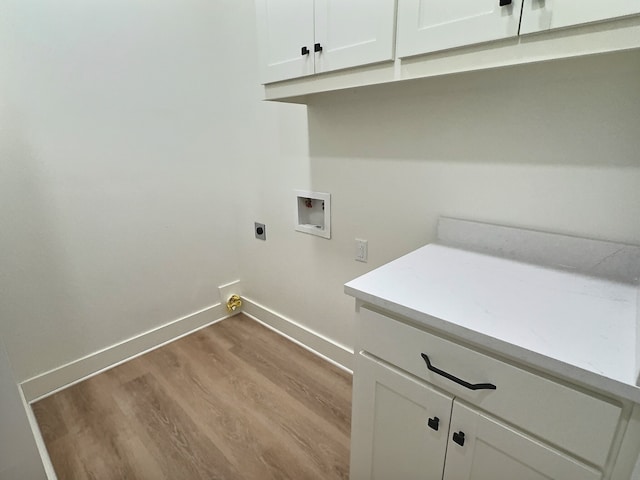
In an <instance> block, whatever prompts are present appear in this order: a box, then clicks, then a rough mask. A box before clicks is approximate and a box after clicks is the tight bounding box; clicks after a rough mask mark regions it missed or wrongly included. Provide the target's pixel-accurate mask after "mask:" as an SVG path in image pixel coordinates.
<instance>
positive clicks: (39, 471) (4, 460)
mask: <svg viewBox="0 0 640 480" xmlns="http://www.w3.org/2000/svg"><path fill="white" fill-rule="evenodd" d="M0 478H1V479H2V480H38V479H43V478H46V476H45V472H44V468H43V466H42V461H41V460H40V456H39V454H38V450H37V448H36V444H35V442H34V439H33V436H32V435H31V428H30V426H29V423H28V422H27V417H26V415H25V411H24V408H23V405H22V400H21V399H20V394H19V393H18V386H17V385H16V382H15V379H14V378H13V374H12V373H11V366H10V365H9V357H7V353H6V351H5V348H4V344H3V343H2V339H1V338H0Z"/></svg>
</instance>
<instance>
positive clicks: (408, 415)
mask: <svg viewBox="0 0 640 480" xmlns="http://www.w3.org/2000/svg"><path fill="white" fill-rule="evenodd" d="M451 404H452V397H450V396H448V395H445V394H443V393H440V392H437V391H436V390H434V389H432V388H430V387H429V386H428V385H427V384H425V383H422V382H420V381H417V380H414V379H413V378H411V377H409V376H407V375H405V374H403V373H402V372H400V371H398V370H395V369H391V368H389V367H387V366H386V365H384V364H381V363H379V362H377V361H375V360H373V359H370V358H368V357H365V356H364V355H362V354H359V355H357V359H356V373H355V375H354V384H353V418H352V425H351V477H350V478H351V480H365V479H366V480H369V479H373V480H376V479H377V480H388V479H390V478H393V479H394V480H405V479H406V480H417V479H424V480H441V479H442V472H443V468H444V457H445V452H446V447H447V435H448V432H449V421H450V414H451ZM435 417H437V418H438V429H437V430H435V429H433V428H431V427H429V426H428V421H429V419H435Z"/></svg>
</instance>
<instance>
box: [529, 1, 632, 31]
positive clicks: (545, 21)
mask: <svg viewBox="0 0 640 480" xmlns="http://www.w3.org/2000/svg"><path fill="white" fill-rule="evenodd" d="M638 13H640V0H606V1H599V2H596V1H595V0H594V1H588V2H576V1H575V0H525V2H524V8H523V11H522V25H521V27H520V33H521V34H523V35H524V34H527V33H533V32H542V31H545V30H550V29H553V28H562V27H570V26H573V25H579V24H583V23H590V22H598V21H600V20H608V19H611V18H616V17H624V16H626V15H634V14H638Z"/></svg>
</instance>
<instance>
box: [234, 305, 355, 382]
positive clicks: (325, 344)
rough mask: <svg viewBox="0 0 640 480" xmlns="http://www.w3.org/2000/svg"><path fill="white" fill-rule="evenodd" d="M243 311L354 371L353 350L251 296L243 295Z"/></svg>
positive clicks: (318, 353)
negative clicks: (256, 300) (252, 298)
mask: <svg viewBox="0 0 640 480" xmlns="http://www.w3.org/2000/svg"><path fill="white" fill-rule="evenodd" d="M242 302H243V303H242V313H244V314H245V315H247V316H249V317H251V318H253V319H254V320H257V321H258V322H260V323H262V324H264V325H265V326H267V327H269V328H271V329H272V330H274V331H275V332H277V333H279V334H281V335H283V336H285V337H287V338H288V339H289V340H291V341H293V342H295V343H297V344H298V345H300V346H301V347H303V348H305V349H307V350H309V351H310V352H312V353H315V354H316V355H319V356H321V357H322V358H324V359H325V360H327V361H329V362H331V363H333V364H334V365H336V366H338V367H340V368H342V369H343V370H346V371H348V372H349V373H353V350H352V349H349V348H348V347H345V346H344V345H340V344H339V343H337V342H335V341H334V340H331V339H330V338H327V337H325V336H323V335H321V334H319V333H317V332H314V331H313V330H311V329H310V328H307V327H305V326H302V325H300V324H299V323H297V322H295V321H293V320H291V319H289V318H287V317H285V316H284V315H281V314H279V313H277V312H275V311H273V310H271V309H269V308H267V307H265V306H264V305H261V304H259V303H257V302H255V301H253V300H251V299H250V298H247V297H242Z"/></svg>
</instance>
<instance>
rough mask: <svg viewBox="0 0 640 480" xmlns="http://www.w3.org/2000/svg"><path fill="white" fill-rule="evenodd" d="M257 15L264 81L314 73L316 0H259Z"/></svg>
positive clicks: (257, 2) (261, 72)
mask: <svg viewBox="0 0 640 480" xmlns="http://www.w3.org/2000/svg"><path fill="white" fill-rule="evenodd" d="M256 15H257V27H258V49H259V52H260V66H261V71H260V74H261V75H260V76H261V78H262V81H263V82H264V83H268V82H274V81H276V80H283V79H285V78H295V77H303V76H305V75H311V74H312V73H313V43H314V42H313V0H296V1H295V2H292V1H290V0H257V1H256ZM304 49H306V50H304ZM305 52H306V53H305Z"/></svg>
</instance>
